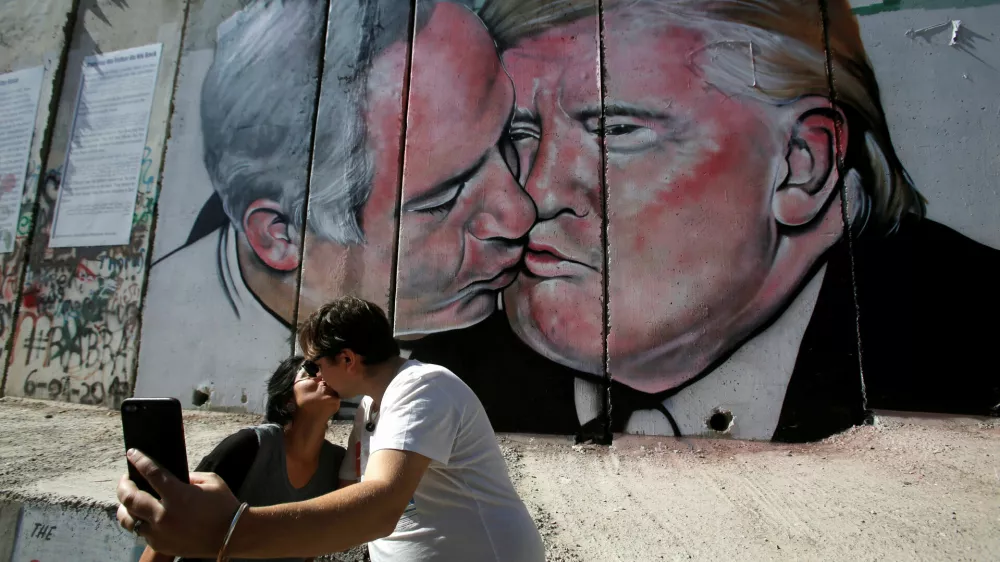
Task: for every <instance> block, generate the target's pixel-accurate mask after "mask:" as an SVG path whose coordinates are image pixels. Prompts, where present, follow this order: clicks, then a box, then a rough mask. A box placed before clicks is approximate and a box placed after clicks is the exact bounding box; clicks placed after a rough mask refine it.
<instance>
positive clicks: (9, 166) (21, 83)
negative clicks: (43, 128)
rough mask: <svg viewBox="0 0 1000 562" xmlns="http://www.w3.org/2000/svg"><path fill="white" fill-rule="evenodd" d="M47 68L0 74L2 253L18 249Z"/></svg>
mask: <svg viewBox="0 0 1000 562" xmlns="http://www.w3.org/2000/svg"><path fill="white" fill-rule="evenodd" d="M44 75H45V68H44V67H41V66H39V67H35V68H28V69H25V70H18V71H17V72H11V73H9V74H0V253H2V254H6V253H8V252H10V251H11V250H13V249H14V237H15V236H16V234H17V221H18V219H19V218H20V215H21V196H22V195H23V194H24V182H25V179H26V178H25V175H26V174H27V172H28V158H29V157H30V155H31V154H30V153H31V138H32V136H34V134H35V117H36V115H37V113H38V95H39V93H40V92H41V90H42V76H44Z"/></svg>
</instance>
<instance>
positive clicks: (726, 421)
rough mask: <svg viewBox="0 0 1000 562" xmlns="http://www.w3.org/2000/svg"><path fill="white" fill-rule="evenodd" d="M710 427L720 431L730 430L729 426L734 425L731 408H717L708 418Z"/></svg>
mask: <svg viewBox="0 0 1000 562" xmlns="http://www.w3.org/2000/svg"><path fill="white" fill-rule="evenodd" d="M708 427H709V428H710V429H711V430H712V431H718V432H719V433H725V432H727V431H729V428H731V427H733V413H732V412H730V411H729V410H716V411H715V412H714V413H713V414H712V415H711V417H709V418H708Z"/></svg>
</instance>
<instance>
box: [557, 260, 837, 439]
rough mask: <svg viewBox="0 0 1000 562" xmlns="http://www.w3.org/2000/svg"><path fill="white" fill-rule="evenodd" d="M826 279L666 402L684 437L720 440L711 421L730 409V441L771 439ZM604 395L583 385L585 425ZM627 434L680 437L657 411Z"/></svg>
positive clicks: (815, 281) (579, 403) (579, 390)
mask: <svg viewBox="0 0 1000 562" xmlns="http://www.w3.org/2000/svg"><path fill="white" fill-rule="evenodd" d="M825 273H826V266H824V267H823V268H821V269H820V271H819V272H817V274H816V275H815V276H813V278H812V279H811V280H810V281H809V282H808V283H807V284H806V286H805V287H804V288H803V289H802V291H800V292H799V294H798V295H797V296H796V297H795V299H794V300H793V301H792V303H791V305H789V307H788V308H787V309H786V310H785V312H784V313H783V314H782V315H781V316H780V317H779V318H778V319H777V320H776V321H775V322H774V323H773V324H771V325H770V326H768V327H767V328H766V329H765V330H764V331H762V332H761V333H760V334H758V335H757V336H755V337H754V338H753V339H751V340H749V341H747V342H746V343H745V344H743V345H742V346H741V347H740V348H739V349H737V350H736V351H735V352H734V353H733V354H732V355H731V356H730V357H729V358H728V359H727V360H726V361H725V362H724V363H722V364H721V365H719V366H718V367H717V368H716V369H715V370H714V371H713V372H712V373H710V374H708V375H706V376H705V377H704V378H702V379H701V380H698V381H696V382H694V383H692V384H691V385H689V386H687V387H686V388H684V389H683V390H681V391H680V392H678V393H677V394H675V395H674V396H671V397H670V398H668V399H666V400H664V402H663V405H664V407H665V408H666V409H667V411H669V412H670V414H671V415H672V416H673V417H674V420H675V421H676V422H677V426H678V428H679V429H680V431H681V434H682V435H685V436H687V435H714V434H716V433H715V431H713V430H712V429H710V428H709V427H708V420H709V418H711V416H712V414H713V413H715V412H716V411H717V409H724V410H726V411H728V412H730V413H732V415H733V422H732V425H731V427H730V429H729V431H728V432H727V435H730V436H732V437H735V438H738V439H762V440H766V439H771V436H772V435H773V434H774V431H775V429H776V428H777V426H778V417H779V416H780V415H781V408H782V405H783V404H784V400H785V391H786V389H787V388H788V382H789V380H790V379H791V377H792V371H793V370H794V369H795V360H796V358H797V357H798V353H799V346H800V344H801V343H802V337H803V336H804V335H805V331H806V328H807V327H808V325H809V321H810V319H811V318H812V314H813V310H814V308H815V307H816V301H817V299H818V298H819V291H820V287H822V285H823V278H824V276H825ZM600 394H601V386H600V385H599V384H595V383H593V382H589V381H586V380H583V379H577V381H576V389H575V398H576V409H577V415H578V417H579V418H580V423H581V424H582V423H585V422H587V421H590V420H592V419H594V418H595V417H597V415H598V413H599V412H600V410H601V396H600ZM625 432H626V433H633V434H639V435H669V436H672V435H673V434H674V432H673V429H672V428H671V427H670V423H669V421H667V418H666V416H664V415H663V414H661V413H660V412H658V411H656V410H641V411H637V412H635V413H634V414H633V415H632V417H631V419H629V421H628V423H627V424H626V426H625Z"/></svg>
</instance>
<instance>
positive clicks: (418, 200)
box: [403, 147, 493, 210]
mask: <svg viewBox="0 0 1000 562" xmlns="http://www.w3.org/2000/svg"><path fill="white" fill-rule="evenodd" d="M492 148H493V147H490V149H491V150H492ZM489 157H490V153H489V151H486V152H484V153H483V155H482V156H480V157H479V160H477V161H476V163H475V164H473V165H472V166H470V167H469V168H467V169H465V170H463V171H461V172H459V173H458V174H455V175H454V176H452V177H450V178H448V179H446V180H444V181H443V182H441V183H439V184H437V185H436V186H434V188H433V189H431V190H430V191H428V192H427V193H423V194H421V195H418V196H416V197H414V198H413V199H410V200H409V201H407V202H406V204H405V205H403V206H404V210H410V208H412V207H417V206H420V205H422V204H423V203H426V202H427V201H432V200H434V199H435V198H437V197H440V196H441V195H442V194H444V193H447V192H448V191H450V190H452V189H454V188H455V187H457V186H460V185H462V184H463V183H465V182H467V181H469V180H470V179H471V178H472V177H473V176H475V175H476V174H478V173H479V170H481V169H482V168H483V166H484V165H485V164H486V160H487V159H488V158H489Z"/></svg>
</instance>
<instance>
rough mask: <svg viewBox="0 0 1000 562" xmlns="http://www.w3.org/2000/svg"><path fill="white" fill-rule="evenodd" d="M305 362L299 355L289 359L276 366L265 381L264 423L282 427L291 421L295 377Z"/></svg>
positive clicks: (293, 409) (293, 408)
mask: <svg viewBox="0 0 1000 562" xmlns="http://www.w3.org/2000/svg"><path fill="white" fill-rule="evenodd" d="M304 360H305V358H304V357H302V356H301V355H296V356H294V357H289V358H288V359H285V360H284V361H282V362H281V364H280V365H278V368H277V369H275V370H274V374H273V375H271V378H270V380H268V381H267V409H266V411H265V414H264V421H266V422H268V423H276V424H278V425H280V426H282V427H284V426H286V425H288V423H289V422H291V421H292V416H293V415H294V414H295V390H294V386H295V376H296V375H297V374H298V372H299V369H301V368H302V362H303V361H304Z"/></svg>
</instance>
